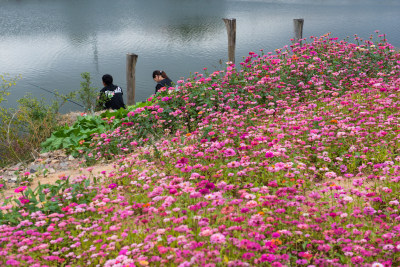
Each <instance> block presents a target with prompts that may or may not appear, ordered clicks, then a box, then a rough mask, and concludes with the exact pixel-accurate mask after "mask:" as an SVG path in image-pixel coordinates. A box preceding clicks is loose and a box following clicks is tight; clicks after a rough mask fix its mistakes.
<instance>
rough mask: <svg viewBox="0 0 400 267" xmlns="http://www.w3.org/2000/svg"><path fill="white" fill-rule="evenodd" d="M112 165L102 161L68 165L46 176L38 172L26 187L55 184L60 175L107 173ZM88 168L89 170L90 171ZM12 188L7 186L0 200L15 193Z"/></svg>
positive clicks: (73, 176) (111, 168) (74, 175)
mask: <svg viewBox="0 0 400 267" xmlns="http://www.w3.org/2000/svg"><path fill="white" fill-rule="evenodd" d="M114 165H115V163H113V162H111V163H107V164H104V163H102V164H99V165H95V166H92V167H79V166H77V165H75V166H70V167H69V168H68V169H67V170H63V171H56V172H55V173H51V174H47V175H46V176H44V175H43V174H40V175H38V176H37V177H34V178H33V181H32V182H31V184H30V185H28V187H29V188H31V189H32V190H34V189H35V188H36V187H37V186H38V185H39V182H40V183H41V184H55V183H56V182H57V180H59V179H60V177H62V176H69V177H70V178H71V179H73V178H75V177H77V176H80V175H86V176H92V177H93V176H97V175H99V174H100V173H101V172H102V171H106V172H107V173H109V172H110V171H112V170H114V167H113V166H114ZM88 170H90V172H89V171H88ZM14 190H15V188H11V187H10V186H8V188H7V189H6V190H3V194H2V195H0V202H1V201H3V200H4V199H5V198H6V197H10V196H12V195H14V194H16V193H15V192H14Z"/></svg>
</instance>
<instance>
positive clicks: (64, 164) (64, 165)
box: [60, 162, 68, 168]
mask: <svg viewBox="0 0 400 267" xmlns="http://www.w3.org/2000/svg"><path fill="white" fill-rule="evenodd" d="M60 167H63V168H65V167H68V163H66V162H61V163H60Z"/></svg>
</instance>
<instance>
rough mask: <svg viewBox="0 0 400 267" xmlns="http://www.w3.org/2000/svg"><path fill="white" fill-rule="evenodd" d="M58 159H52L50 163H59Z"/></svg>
mask: <svg viewBox="0 0 400 267" xmlns="http://www.w3.org/2000/svg"><path fill="white" fill-rule="evenodd" d="M59 162H60V161H59V160H58V159H53V160H52V161H51V164H55V163H59Z"/></svg>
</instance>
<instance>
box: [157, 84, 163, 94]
mask: <svg viewBox="0 0 400 267" xmlns="http://www.w3.org/2000/svg"><path fill="white" fill-rule="evenodd" d="M161 88H163V86H162V84H161V83H157V85H156V93H157V92H158V90H160V89H161Z"/></svg>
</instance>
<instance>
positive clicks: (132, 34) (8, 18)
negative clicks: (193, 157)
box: [0, 0, 400, 111]
mask: <svg viewBox="0 0 400 267" xmlns="http://www.w3.org/2000/svg"><path fill="white" fill-rule="evenodd" d="M399 11H400V1H397V0H382V1H375V0H251V1H249V0H218V1H215V0H202V1H198V0H146V1H143V0H115V1H109V0H85V1H81V0H29V1H28V0H20V1H17V0H8V1H7V0H0V26H1V27H0V73H5V72H7V73H11V74H12V75H17V74H21V75H22V79H21V80H20V81H19V82H18V84H17V86H15V87H12V95H11V97H10V98H9V100H10V101H9V105H12V103H15V99H17V98H20V97H22V96H23V95H24V94H25V93H26V92H32V93H33V94H34V95H37V96H40V95H44V96H45V97H46V98H51V95H50V94H48V93H43V91H40V90H38V89H37V88H32V86H30V85H29V83H31V84H36V85H38V86H41V87H43V88H47V89H51V90H53V89H58V90H59V91H60V92H65V93H67V92H70V91H72V90H76V89H79V87H80V81H81V78H80V73H82V72H86V71H87V72H90V73H91V75H92V77H93V83H94V84H95V86H97V87H99V89H100V87H101V76H102V75H103V74H104V73H110V74H112V75H113V76H114V80H115V83H116V84H118V85H120V86H122V87H124V88H126V78H125V60H126V58H125V57H126V54H127V53H135V54H138V55H139V58H138V62H137V66H136V90H137V92H136V100H137V101H141V100H144V99H146V98H147V97H148V96H149V95H151V94H152V92H154V86H155V84H154V83H153V80H152V78H151V73H152V71H153V70H155V69H163V70H165V71H166V72H167V73H168V75H169V76H170V77H171V78H172V79H173V80H178V79H180V78H181V77H188V76H189V75H190V73H193V72H196V71H201V70H202V69H203V68H204V67H208V68H209V69H215V68H217V69H219V68H222V67H223V66H221V65H220V64H219V61H222V62H225V61H226V59H227V35H226V30H225V25H224V23H223V21H222V18H236V20H237V42H236V43H237V44H236V61H237V62H240V60H241V59H242V57H244V56H246V55H247V53H248V52H249V51H258V50H259V49H264V50H265V51H273V50H274V49H276V48H280V47H282V46H284V45H286V44H289V43H290V38H292V37H293V28H292V27H293V26H292V25H293V22H292V20H293V19H294V18H304V19H305V24H304V31H303V33H304V36H305V37H308V36H311V35H315V36H318V35H322V34H325V33H327V32H332V35H333V36H336V37H339V38H345V37H346V36H353V34H358V35H359V36H361V37H364V38H367V37H369V35H370V34H373V33H374V31H375V30H380V31H381V32H382V33H386V34H387V35H388V38H389V41H390V42H391V43H392V44H393V45H395V46H398V47H399V46H400V29H399V27H395V25H397V24H398V22H397V17H398V14H399ZM74 109H76V107H74V106H73V105H70V106H67V107H65V111H67V110H74Z"/></svg>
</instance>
